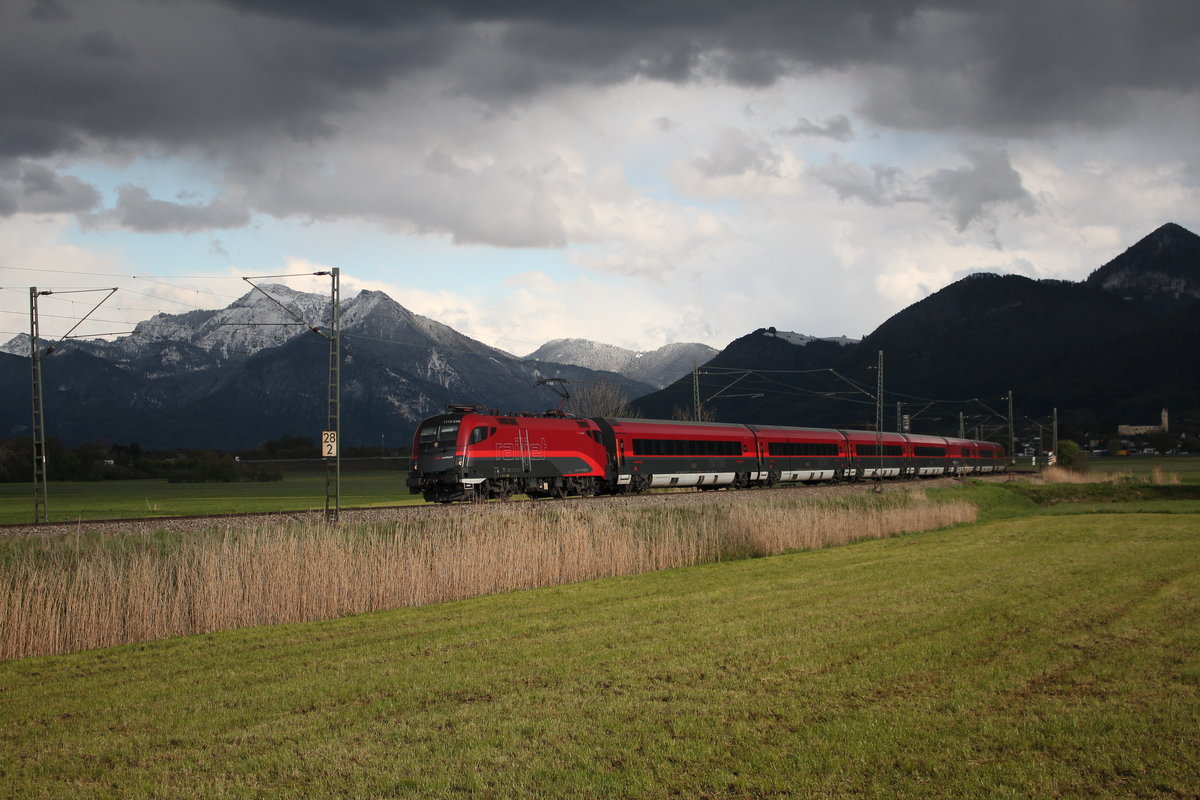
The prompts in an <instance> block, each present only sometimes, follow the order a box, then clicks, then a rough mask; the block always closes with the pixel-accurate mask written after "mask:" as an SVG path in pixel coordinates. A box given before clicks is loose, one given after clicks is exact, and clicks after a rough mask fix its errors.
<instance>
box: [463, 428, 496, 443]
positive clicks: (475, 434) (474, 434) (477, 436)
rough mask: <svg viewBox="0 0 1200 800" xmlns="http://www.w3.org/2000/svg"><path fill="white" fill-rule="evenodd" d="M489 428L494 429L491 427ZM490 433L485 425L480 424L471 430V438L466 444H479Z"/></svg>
mask: <svg viewBox="0 0 1200 800" xmlns="http://www.w3.org/2000/svg"><path fill="white" fill-rule="evenodd" d="M491 430H493V431H494V430H495V428H492V429H491ZM489 435H490V433H489V431H488V428H487V426H486V425H480V426H479V427H478V428H476V429H475V430H473V431H471V439H470V441H469V442H468V444H479V443H480V442H482V441H483V440H484V439H486V438H487V437H488V436H489Z"/></svg>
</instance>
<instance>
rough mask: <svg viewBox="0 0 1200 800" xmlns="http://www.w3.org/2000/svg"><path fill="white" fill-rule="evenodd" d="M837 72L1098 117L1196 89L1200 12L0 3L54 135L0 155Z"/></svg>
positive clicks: (983, 119)
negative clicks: (422, 99) (396, 98)
mask: <svg viewBox="0 0 1200 800" xmlns="http://www.w3.org/2000/svg"><path fill="white" fill-rule="evenodd" d="M68 9H69V10H68ZM825 69H832V70H843V69H861V70H866V71H868V72H869V73H870V74H871V76H872V79H873V80H874V81H875V85H876V88H877V90H876V91H875V92H874V93H873V94H872V95H871V96H870V98H869V100H868V102H867V103H866V105H865V107H864V109H862V112H863V113H864V114H865V115H866V116H867V117H868V118H869V119H871V120H872V121H874V122H876V123H879V124H883V125H889V126H899V127H911V128H922V129H944V128H959V129H971V130H982V131H984V132H989V131H1003V132H1009V131H1013V130H1018V131H1019V130H1030V129H1033V128H1036V127H1037V126H1042V125H1052V124H1056V123H1059V122H1068V123H1090V124H1106V123H1109V122H1112V121H1114V120H1117V119H1119V118H1120V117H1121V116H1122V114H1124V113H1126V109H1127V108H1128V102H1129V95H1130V93H1132V92H1136V91H1139V90H1151V91H1164V92H1175V93H1178V94H1179V95H1180V96H1181V99H1182V98H1183V96H1184V95H1191V94H1192V93H1193V92H1194V91H1195V89H1196V84H1197V80H1198V76H1200V4H1196V3H1195V2H1193V0H1141V2H1136V3H1134V2H1128V0H1005V2H996V3H992V4H987V5H984V4H978V3H961V2H955V1H954V0H929V2H916V0H908V1H907V2H904V1H900V2H898V1H897V0H847V1H846V2H839V3H829V2H825V0H821V1H820V2H817V0H810V1H809V2H797V1H796V0H760V1H759V2H755V1H754V0H747V2H741V3H728V2H724V1H723V0H708V1H707V2H689V3H679V2H677V0H636V1H635V0H625V2H614V3H564V2H561V0H540V1H538V2H534V1H532V0H528V1H526V2H509V3H496V2H482V0H478V1H476V2H471V1H468V0H449V1H448V2H446V1H443V0H438V2H433V0H428V1H427V2H406V3H405V2H390V1H389V0H342V1H341V2H327V1H326V0H177V2H170V3H167V2H153V1H152V0H93V1H92V2H89V3H85V4H83V3H81V4H75V5H71V6H69V7H68V6H67V5H66V4H64V3H61V2H54V1H53V0H40V2H33V3H28V4H25V5H15V6H14V5H12V4H9V5H6V6H5V7H4V8H3V9H0V107H2V108H4V110H5V123H4V124H5V125H6V126H10V127H11V126H17V127H18V128H20V129H21V130H23V131H25V132H26V133H28V132H31V131H40V132H43V134H44V135H43V136H41V137H35V138H30V137H28V136H26V137H24V138H22V137H15V138H14V137H13V136H11V135H10V136H8V137H7V139H5V138H4V137H3V133H2V132H0V145H7V146H8V147H9V148H10V151H11V149H12V148H13V146H14V142H15V143H17V144H19V145H20V146H21V149H20V150H19V151H18V152H17V153H15V154H17V155H31V156H37V155H44V154H46V153H48V152H69V151H71V150H73V149H77V148H78V147H80V146H81V144H82V143H83V142H84V141H87V140H91V141H93V142H95V143H98V144H100V145H101V146H105V145H112V144H113V143H134V144H138V143H142V144H145V143H149V144H160V145H166V146H168V147H194V148H201V149H210V150H211V149H219V148H222V147H225V146H227V145H228V144H229V143H230V142H233V141H238V140H242V139H245V138H251V139H253V138H255V137H270V136H272V135H285V136H291V137H293V138H313V137H328V136H333V135H336V132H337V130H338V125H339V122H340V119H341V116H342V115H343V114H344V113H345V112H347V111H348V110H353V109H355V108H361V107H364V106H366V105H368V104H369V103H370V102H372V101H373V100H374V99H375V98H376V96H377V95H378V93H379V91H380V90H382V89H383V88H385V87H386V86H388V85H389V84H390V83H391V82H393V81H396V80H404V79H407V78H411V77H412V76H415V75H419V74H427V73H431V72H432V71H435V70H441V71H440V72H438V73H437V74H436V76H435V78H436V80H437V82H438V83H439V85H441V87H442V88H443V89H445V90H446V91H449V92H451V93H459V94H466V95H471V96H474V97H476V98H479V99H482V100H485V101H487V102H489V103H501V104H503V103H506V102H511V101H513V100H515V99H516V100H519V99H522V98H528V97H530V96H532V95H534V94H536V93H537V92H539V91H542V90H544V89H545V88H547V87H552V86H561V85H603V84H612V83H618V82H622V81H626V80H629V79H632V78H637V77H642V78H650V79H655V80H663V81H671V82H676V83H683V82H687V81H692V80H705V81H723V82H729V83H733V84H738V85H746V86H762V85H769V84H771V83H772V82H774V81H776V80H778V79H779V78H780V77H781V76H783V75H786V74H789V73H794V72H798V71H811V70H825ZM1191 99H1192V100H1193V101H1194V97H1193V98H1191ZM818 127H819V126H818ZM829 133H830V134H832V135H835V138H836V135H838V130H837V129H831V130H829Z"/></svg>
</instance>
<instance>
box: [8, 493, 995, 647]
mask: <svg viewBox="0 0 1200 800" xmlns="http://www.w3.org/2000/svg"><path fill="white" fill-rule="evenodd" d="M705 500H706V502H700V503H689V504H666V503H664V504H661V505H659V504H655V505H649V506H641V505H639V506H631V507H626V506H614V507H601V508H597V507H596V506H594V505H583V504H573V503H562V504H551V503H519V504H513V505H512V506H503V507H497V506H496V505H495V504H493V505H489V506H487V507H484V508H471V509H464V510H463V513H461V514H451V515H446V516H439V517H421V518H410V519H402V520H400V521H398V522H394V523H389V524H380V523H374V524H360V525H342V526H337V525H333V526H331V525H328V524H324V523H322V524H316V525H301V524H291V525H288V524H280V523H268V524H261V525H259V526H257V527H253V528H237V529H235V528H226V529H223V530H216V531H213V532H211V533H209V534H207V535H197V536H195V537H191V538H187V539H183V540H180V541H178V542H176V543H174V544H171V545H169V546H165V545H163V544H162V542H161V541H158V542H153V541H150V540H149V539H147V538H145V537H141V538H139V539H137V540H135V541H130V539H129V537H125V538H124V539H117V538H114V539H110V540H108V541H105V540H100V541H94V542H89V543H87V546H85V545H84V544H82V543H80V541H79V540H78V539H75V540H74V541H71V540H68V539H65V538H64V537H62V536H60V537H58V538H57V539H55V538H47V539H45V540H44V541H42V542H41V543H40V544H36V545H34V546H30V547H27V548H24V549H23V550H20V551H14V552H13V553H12V554H11V557H10V558H9V559H8V562H7V564H6V565H5V566H4V568H3V574H2V575H0V658H4V659H12V658H22V657H26V656H33V655H48V654H54V653H64V652H71V651H75V650H83V649H89V648H94V647H106V646H110V645H116V644H123V643H129V642H139V641H147V640H151V639H158V638H162V637H166V636H176V635H185V634H192V633H204V632H210V631H218V630H225V629H230V628H237V627H243V626H248V625H265V624H274V623H283V622H304V621H311V620H319V619H329V618H334V617H338V616H343V615H347V614H357V613H363V612H368V611H375V610H379V609H385V608H396V607H400V606H417V605H424V604H428V603H437V602H443V601H448V600H455V599H459V598H465V597H472V596H478V595H485V594H491V593H496V592H504V591H511V590H515V589H526V588H532V587H537V586H550V585H557V584H563V583H570V582H575V581H583V580H589V579H593V578H600V577H606V576H614V575H631V574H636V573H642V572H648V571H653V570H660V569H667V568H672V567H681V566H687V565H692V564H701V563H706V562H712V561H718V560H723V559H732V558H744V557H748V556H761V555H775V554H779V553H784V552H787V551H791V550H799V549H814V548H820V547H828V546H831V545H840V544H845V543H847V542H851V541H855V540H859V539H869V538H880V537H887V536H891V535H894V534H897V533H902V532H911V531H920V530H930V529H933V528H938V527H943V526H946V525H950V524H954V523H960V522H968V521H972V520H973V519H974V518H975V509H974V507H973V506H971V505H969V504H967V503H962V502H957V503H946V504H935V503H933V502H930V501H929V500H928V499H927V498H926V497H925V496H924V495H923V494H922V493H919V492H918V493H897V492H889V493H888V494H886V495H882V496H880V497H866V498H864V497H862V496H856V497H851V498H847V499H843V500H841V501H835V502H830V501H819V500H804V499H798V498H797V497H796V496H795V495H792V494H790V493H787V494H783V493H781V495H780V496H779V497H777V498H774V497H771V498H766V499H764V498H762V497H761V496H757V497H754V498H742V497H737V496H733V495H727V494H724V493H722V494H721V495H719V496H713V497H711V498H706V499H705Z"/></svg>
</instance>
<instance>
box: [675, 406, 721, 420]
mask: <svg viewBox="0 0 1200 800" xmlns="http://www.w3.org/2000/svg"><path fill="white" fill-rule="evenodd" d="M671 419H678V420H684V421H687V422H716V421H717V410H716V409H715V408H713V407H712V406H708V405H704V404H703V403H701V404H700V413H699V414H697V413H696V409H694V408H692V407H691V406H684V405H679V406H675V408H673V409H671Z"/></svg>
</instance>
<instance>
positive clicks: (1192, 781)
mask: <svg viewBox="0 0 1200 800" xmlns="http://www.w3.org/2000/svg"><path fill="white" fill-rule="evenodd" d="M979 488H980V489H981V490H982V491H984V492H985V493H986V495H987V496H986V497H984V498H983V503H984V505H985V507H986V508H988V509H989V511H988V516H989V518H991V519H992V520H993V521H991V522H986V523H983V524H972V525H965V526H957V527H954V528H949V529H945V530H941V531H936V532H932V533H924V534H913V535H908V536H903V537H900V538H896V539H887V540H879V541H870V542H865V543H860V544H855V545H850V546H845V547H839V548H834V549H829V550H820V551H813V552H803V553H794V554H790V555H783V556H776V557H769V558H756V559H748V560H742V561H735V562H725V563H716V564H708V565H702V566H695V567H688V568H682V569H673V570H667V571H664V572H658V573H654V574H649V575H642V576H636V577H623V578H609V579H603V580H596V581H591V582H586V583H579V584H573V585H567V586H558V587H553V588H547V589H538V590H531V591H521V592H510V593H507V594H500V595H494V596H490V597H482V598H477V599H472V600H464V601H459V602H453V603H445V604H441V605H433V606H426V607H423V608H415V609H402V610H396V611H384V612H377V613H372V614H363V615H359V616H353V617H348V618H344V619H340V620H335V621H328V622H319V623H307V624H296V625H281V626H274V627H258V628H244V629H241V630H236V631H230V632H225V633H214V634H204V635H199V636H190V637H178V638H174V639H168V640H162V641H158V642H154V643H149V644H139V645H127V646H123V647H117V648H110V649H105V650H94V651H88V652H82V653H75V654H72V655H66V656H55V657H45V658H28V659H23V660H19V661H12V662H8V663H4V664H0V687H3V694H4V700H5V702H4V703H3V704H2V705H0V765H2V766H0V769H2V770H3V778H4V781H3V784H4V788H5V791H6V794H7V795H8V796H12V797H46V798H51V797H65V796H89V797H123V798H125V797H131V798H137V797H181V798H183V797H188V798H193V797H195V798H206V797H277V796H305V797H362V798H371V797H454V796H457V797H601V796H602V797H630V798H632V797H639V798H660V797H661V798H667V797H679V796H682V797H783V796H815V797H834V798H838V797H863V796H882V797H903V798H908V797H911V798H924V797H1188V796H1192V795H1193V794H1194V793H1195V788H1196V786H1198V785H1200V762H1198V761H1197V759H1196V757H1195V756H1196V753H1197V752H1198V751H1200V732H1198V731H1197V728H1196V725H1195V720H1196V719H1197V718H1200V656H1198V655H1197V654H1198V653H1200V615H1198V613H1197V612H1200V537H1197V535H1196V531H1197V530H1200V515H1198V514H1196V513H1187V512H1186V511H1184V512H1182V513H1175V514H1161V513H1152V514H1147V513H1137V504H1136V503H1122V504H1121V511H1125V512H1130V513H1109V514H1102V515H1097V514H1080V513H1074V514H1070V515H1064V516H1054V517H1046V516H1042V515H1038V514H1037V508H1036V506H1031V505H1030V503H1031V501H1030V499H1029V497H1028V496H1025V495H1021V494H1018V493H1016V492H1012V491H1010V490H1009V489H1008V488H1007V484H1004V485H991V486H986V487H979ZM1168 488H1169V487H1168ZM1175 488H1178V487H1175ZM966 491H970V489H968V490H966ZM1153 502H1155V503H1158V502H1161V501H1153ZM1185 504H1186V505H1188V506H1191V505H1193V504H1192V503H1191V502H1190V501H1185ZM1075 508H1076V510H1077V511H1078V510H1082V508H1080V507H1078V506H1076V507H1075ZM1031 514H1032V515H1031ZM1006 515H1011V518H1001V517H1004V516H1006Z"/></svg>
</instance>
